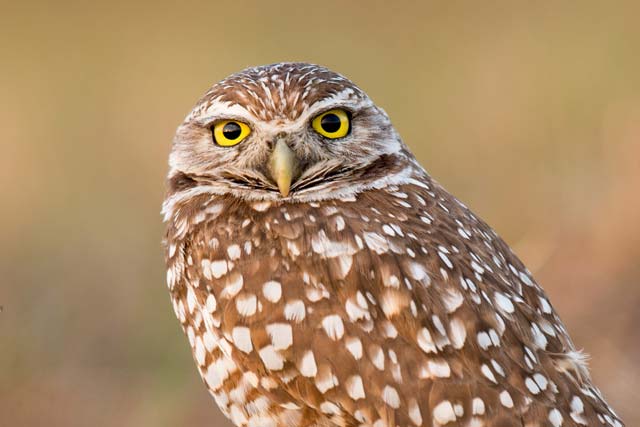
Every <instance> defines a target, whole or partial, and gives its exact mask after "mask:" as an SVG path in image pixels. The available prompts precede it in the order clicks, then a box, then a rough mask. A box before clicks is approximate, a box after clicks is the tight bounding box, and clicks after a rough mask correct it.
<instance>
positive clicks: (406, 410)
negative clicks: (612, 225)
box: [163, 63, 622, 427]
mask: <svg viewBox="0 0 640 427" xmlns="http://www.w3.org/2000/svg"><path fill="white" fill-rule="evenodd" d="M169 164H170V171H169V177H168V194H167V197H166V200H165V202H164V207H163V211H164V215H165V220H166V221H167V223H168V226H167V233H166V240H165V246H166V261H167V266H168V270H167V282H168V286H169V289H170V291H171V297H172V300H173V307H174V309H175V312H176V314H177V316H178V318H179V320H180V322H181V323H182V327H183V328H184V331H185V332H186V334H187V336H188V338H189V344H190V345H191V348H192V350H193V354H194V357H195V361H196V363H197V366H198V370H199V371H200V374H201V376H202V378H203V379H204V381H205V383H206V385H207V387H208V388H209V390H210V392H211V394H212V395H213V397H214V398H215V400H216V402H217V403H218V405H219V406H220V408H221V409H222V411H223V412H224V414H225V415H227V416H228V417H229V418H231V420H232V421H233V423H235V424H236V425H238V426H251V427H263V426H264V427H267V426H269V427H302V426H323V427H326V426H350V427H355V426H371V427H396V426H402V427H404V426H416V427H420V426H468V427H476V426H487V427H497V426H553V427H559V426H579V425H582V426H599V425H604V426H606V425H608V426H613V427H620V426H622V422H621V421H620V419H619V418H618V417H617V416H616V414H615V413H614V412H613V410H612V409H611V408H610V407H609V406H608V405H607V403H606V402H605V401H604V400H603V398H602V396H601V395H600V393H599V392H598V390H597V389H596V388H595V387H594V386H593V385H592V384H591V380H590V378H589V373H588V372H587V369H586V367H585V363H584V357H583V356H582V354H581V353H580V352H578V351H577V350H576V349H575V347H574V345H573V344H572V342H571V339H570V338H569V335H568V334H567V331H566V329H565V327H564V326H563V324H562V322H561V321H560V319H559V317H558V315H557V314H556V312H555V311H554V309H553V308H552V306H551V304H550V303H549V300H548V298H547V297H546V295H545V293H544V292H543V290H542V289H541V288H540V286H538V285H537V284H536V282H535V280H534V279H533V277H532V276H531V274H530V273H529V271H527V269H526V268H525V266H524V265H523V264H522V262H521V261H520V260H519V259H518V258H517V257H516V256H515V255H514V254H513V253H512V251H511V250H510V249H509V247H508V246H507V245H506V244H505V243H504V241H502V240H501V239H500V237H498V235H497V234H496V233H495V232H494V231H493V230H492V229H491V228H490V227H489V226H488V225H487V224H485V223H484V222H483V221H482V220H481V219H479V218H478V217H477V216H476V215H474V214H473V213H472V212H471V211H470V210H469V209H468V208H467V207H466V206H465V205H464V204H462V203H461V202H460V201H458V200H457V199H456V198H454V197H453V196H452V195H451V194H449V193H448V192H447V191H446V190H445V189H443V188H442V187H441V186H440V185H439V184H438V183H437V182H436V181H435V180H433V179H432V178H431V177H430V176H429V175H428V174H427V172H425V170H424V169H423V168H422V167H421V166H420V165H419V164H418V162H417V161H416V159H415V158H414V156H413V155H412V154H411V152H410V151H409V149H408V148H407V147H406V146H405V145H404V144H403V143H402V141H401V139H400V137H399V136H398V134H397V132H396V131H395V130H394V128H393V126H392V125H391V122H390V121H389V118H388V117H387V115H386V114H385V112H384V111H383V110H382V109H380V108H379V107H377V106H376V105H375V104H374V103H373V102H372V101H371V100H370V99H369V97H367V95H366V94H365V93H364V92H363V91H362V90H360V89H359V88H358V87H357V86H356V85H354V84H353V83H352V82H350V81H349V80H347V79H346V78H344V77H342V76H341V75H339V74H336V73H334V72H331V71H329V70H327V69H326V68H322V67H319V66H316V65H309V64H300V63H282V64H275V65H269V66H263V67H257V68H250V69H247V70H244V71H242V72H239V73H237V74H234V75H232V76H230V77H228V78H226V79H225V80H223V81H221V82H220V83H218V84H216V85H214V86H213V87H212V88H211V89H209V91H208V92H207V93H206V94H205V95H204V97H203V98H202V99H201V100H200V101H199V102H198V104H197V105H196V107H195V108H194V109H193V111H192V112H191V113H190V114H189V115H188V116H187V118H186V120H185V121H184V123H182V125H181V126H180V127H179V129H178V131H177V135H176V137H175V140H174V143H173V149H172V152H171V157H170V161H169Z"/></svg>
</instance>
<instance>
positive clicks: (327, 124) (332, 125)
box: [320, 114, 340, 133]
mask: <svg viewBox="0 0 640 427" xmlns="http://www.w3.org/2000/svg"><path fill="white" fill-rule="evenodd" d="M320 126H321V127H322V129H323V130H324V131H325V132H329V133H334V132H337V131H338V129H340V117H338V116H336V115H335V114H327V115H326V116H324V117H323V118H322V120H320Z"/></svg>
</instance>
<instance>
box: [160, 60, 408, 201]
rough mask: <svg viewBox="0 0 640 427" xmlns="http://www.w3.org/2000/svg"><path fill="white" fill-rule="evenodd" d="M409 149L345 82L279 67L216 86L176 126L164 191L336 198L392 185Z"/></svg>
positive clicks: (306, 68)
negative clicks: (387, 182)
mask: <svg viewBox="0 0 640 427" xmlns="http://www.w3.org/2000/svg"><path fill="white" fill-rule="evenodd" d="M407 161H408V152H407V151H406V148H405V147H404V145H403V144H402V142H401V141H400V138H399V137H398V135H397V133H396V131H395V130H394V129H393V127H392V125H391V123H390V121H389V118H388V117H387V115H386V114H385V113H384V111H382V110H381V109H380V108H378V107H376V106H375V105H374V104H373V102H372V101H371V100H370V99H369V97H368V96H367V95H366V94H365V93H364V92H362V91H361V90H360V89H359V88H358V87H357V86H356V85H355V84H353V83H352V82H351V81H349V80H347V79H346V78H344V77H342V76H340V75H339V74H336V73H334V72H332V71H329V70H327V69H325V68H322V67H319V66H315V65H309V64H300V63H282V64H276V65H269V66H263V67H257V68H250V69H247V70H244V71H242V72H239V73H237V74H234V75H232V76H230V77H228V78H226V79H225V80H223V81H221V82H219V83H217V84H216V85H214V86H213V87H212V88H211V89H210V90H209V91H208V92H207V93H206V94H205V95H204V96H203V98H202V99H201V100H200V101H199V102H198V104H197V105H196V106H195V108H194V109H193V110H192V111H191V113H190V114H189V115H188V116H187V118H186V119H185V121H184V122H183V123H182V125H181V126H180V127H179V128H178V132H177V134H176V138H175V140H174V144H173V150H172V153H171V156H170V167H171V171H170V174H169V183H170V190H171V187H174V186H175V187H178V188H180V189H184V188H185V186H190V187H194V188H195V187H203V186H204V187H206V188H207V191H209V192H213V193H216V194H233V195H235V196H238V197H243V198H246V199H283V198H284V199H290V200H303V199H304V200H310V199H326V198H332V197H341V196H343V195H344V194H346V193H349V192H354V191H358V190H362V189H363V188H362V187H363V186H364V187H366V186H368V185H369V186H376V185H378V184H377V183H379V181H380V180H389V179H393V177H394V175H395V173H396V172H401V171H402V169H403V167H404V166H406V164H407Z"/></svg>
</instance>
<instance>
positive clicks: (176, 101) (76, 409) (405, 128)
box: [0, 0, 640, 427]
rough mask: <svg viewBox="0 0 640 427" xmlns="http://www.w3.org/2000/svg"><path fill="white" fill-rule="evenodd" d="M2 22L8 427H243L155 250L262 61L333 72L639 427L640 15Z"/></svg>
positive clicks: (148, 12) (470, 12) (71, 15)
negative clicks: (212, 106) (231, 89)
mask: <svg viewBox="0 0 640 427" xmlns="http://www.w3.org/2000/svg"><path fill="white" fill-rule="evenodd" d="M528 3H531V2H503V3H499V2H498V3H496V2H429V3H428V2H404V3H400V2H398V3H394V4H391V2H381V1H374V2H367V3H366V4H365V3H364V2H346V1H342V2H335V1H332V0H325V1H322V2H318V3H308V4H307V3H302V2H298V1H289V2H278V1H271V2H261V1H255V2H245V1H240V0H236V1H233V2H215V1H209V2H193V1H183V2H170V1H163V0H156V1H141V2H130V1H117V0H116V1H110V2H102V3H98V2H80V1H78V2H75V3H74V2H70V1H57V2H42V3H33V2H29V1H23V2H16V1H13V2H10V1H8V0H4V1H3V2H2V4H1V5H0V58H2V59H1V63H0V65H1V66H0V131H1V132H2V137H1V138H0V143H1V146H0V148H1V152H0V200H1V202H0V203H1V204H0V206H1V209H0V236H1V237H0V239H1V240H0V241H1V243H2V244H0V305H1V306H2V311H1V312H0V425H1V426H45V425H46V426H71V427H73V426H93V427H99V426H100V427H101V426H180V425H210V426H230V424H228V423H227V421H225V420H224V419H223V418H222V416H221V415H220V414H219V412H218V410H217V409H216V408H215V407H214V403H213V401H212V400H211V399H210V398H209V395H208V394H207V392H206V391H205V387H204V386H203V385H202V384H201V381H200V379H199V377H198V375H197V372H196V369H195V365H194V364H193V362H192V359H191V355H190V353H189V349H188V345H187V340H186V338H185V337H184V336H183V334H182V332H181V331H180V329H179V326H178V322H177V321H176V320H175V318H174V314H173V311H172V309H171V306H170V303H169V298H168V293H167V290H166V285H165V279H164V276H165V273H164V267H163V258H162V251H161V248H160V240H161V235H162V232H163V225H162V223H161V218H160V214H159V211H160V204H161V201H162V198H163V191H164V177H165V173H166V169H167V167H166V159H167V155H168V152H169V148H170V142H171V139H172V136H173V133H174V130H175V128H176V126H177V125H178V124H179V123H180V122H181V121H182V119H183V117H184V116H185V115H186V114H187V112H188V111H189V110H190V108H191V106H192V105H193V104H194V103H195V101H196V100H197V99H198V98H199V96H200V95H201V94H202V93H203V92H204V91H205V90H206V89H207V88H208V86H209V85H210V84H212V83H213V82H215V81H217V80H219V79H221V78H223V77H225V76H226V75H227V74H230V73H232V72H234V71H237V70H239V69H242V68H244V67H246V66H249V65H257V64H264V63H273V62H278V61H283V60H288V61H290V60H297V61H309V62H315V63H320V64H323V65H326V66H328V67H330V68H332V69H334V70H336V71H338V72H341V73H343V74H345V75H346V76H348V77H350V78H351V79H353V80H354V81H355V82H356V83H358V84H359V85H360V86H361V87H362V88H363V89H365V90H366V91H367V92H368V93H369V94H370V95H371V97H372V98H373V99H374V100H375V101H376V102H377V103H378V104H379V105H381V106H383V107H384V108H385V109H386V111H387V112H388V113H389V114H390V116H391V118H392V120H393V121H394V123H395V125H396V127H397V128H398V130H399V131H400V133H401V134H402V135H403V137H404V139H405V141H406V142H407V143H408V144H409V146H410V147H411V148H412V149H413V150H414V152H415V153H416V154H417V156H418V158H419V159H420V161H421V162H422V164H423V165H425V166H426V168H427V169H428V170H429V171H430V173H431V174H432V175H433V176H435V177H436V178H437V179H438V180H439V181H440V182H442V183H443V184H444V185H445V186H446V187H447V188H448V189H449V190H450V191H452V192H453V193H454V194H456V195H457V196H458V197H459V198H461V199H462V200H464V201H465V202H466V203H467V204H468V205H469V206H470V207H471V208H472V209H473V210H475V211H476V212H477V213H478V214H480V216H482V217H483V218H484V219H485V220H487V221H488V222H489V223H490V224H491V225H492V226H493V227H495V228H496V229H497V230H498V232H499V233H500V234H501V235H502V236H503V237H504V238H505V239H506V240H507V242H509V243H510V244H511V245H513V247H514V248H515V250H516V252H517V253H518V254H519V255H520V256H521V257H522V258H523V259H524V261H525V263H526V264H527V265H528V266H529V267H530V269H531V270H532V271H533V272H534V274H535V275H536V277H537V279H538V280H539V281H540V282H541V283H542V284H543V285H544V287H545V288H546V290H547V292H548V293H549V294H550V296H551V300H552V301H553V303H554V305H555V306H556V308H557V309H558V310H559V312H560V314H561V316H562V317H563V319H564V321H565V323H566V324H567V326H568V329H569V330H570V332H571V334H572V336H573V338H574V339H575V342H576V345H577V346H578V347H580V348H584V349H585V350H586V351H587V352H588V353H590V354H591V355H592V361H591V368H592V374H593V377H594V379H595V382H596V384H598V385H599V386H600V388H601V389H602V391H603V393H604V395H605V396H606V398H607V400H608V401H609V402H610V403H611V404H612V405H613V406H614V407H615V408H616V410H617V411H618V412H619V413H620V414H621V415H622V417H623V419H624V420H625V421H626V422H627V425H629V426H632V425H640V410H639V409H638V401H639V400H640V391H639V388H638V384H639V383H640V327H639V326H640V262H639V261H640V196H639V194H640V26H639V25H638V17H639V16H640V3H638V2H635V1H627V2H625V1H619V2H615V3H613V2H611V3H607V2H591V1H583V2H580V3H579V4H578V3H575V2H535V3H536V4H528Z"/></svg>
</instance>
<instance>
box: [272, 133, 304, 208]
mask: <svg viewBox="0 0 640 427" xmlns="http://www.w3.org/2000/svg"><path fill="white" fill-rule="evenodd" d="M297 171H298V159H296V155H295V154H294V153H293V151H292V150H291V148H289V146H288V145H287V143H286V142H284V141H283V140H278V142H277V143H276V146H275V148H274V149H273V152H272V153H271V157H270V158H269V172H271V177H272V178H273V179H274V181H275V182H276V184H278V190H280V194H282V197H287V196H288V195H289V190H290V189H291V182H292V181H293V178H294V176H295V174H296V173H297Z"/></svg>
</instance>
